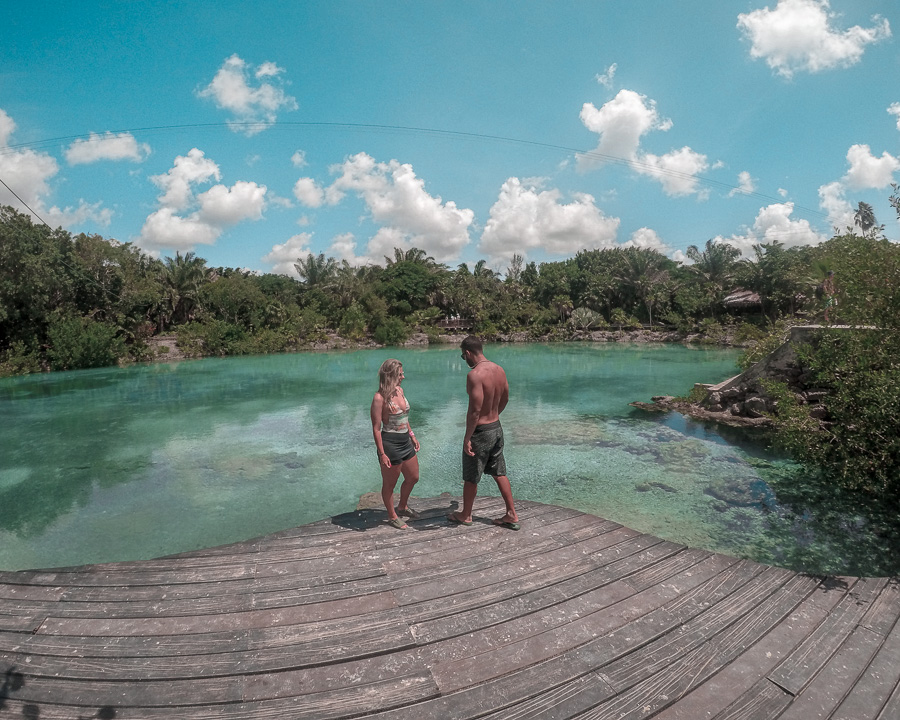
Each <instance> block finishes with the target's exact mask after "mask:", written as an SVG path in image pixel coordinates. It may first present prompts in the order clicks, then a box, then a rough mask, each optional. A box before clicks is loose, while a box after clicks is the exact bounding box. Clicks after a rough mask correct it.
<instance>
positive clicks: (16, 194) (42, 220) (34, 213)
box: [0, 178, 53, 230]
mask: <svg viewBox="0 0 900 720" xmlns="http://www.w3.org/2000/svg"><path fill="white" fill-rule="evenodd" d="M0 183H3V187H5V188H6V189H7V190H9V191H10V192H11V193H12V194H13V197H15V198H16V200H18V201H19V202H20V203H22V204H23V205H24V206H25V207H26V209H27V210H28V212H30V213H31V214H32V215H34V216H35V217H36V218H37V219H38V220H40V221H41V222H42V223H44V225H47V222H46V221H45V220H44V219H43V218H42V217H41V216H40V215H38V214H37V213H36V212H35V211H34V210H32V209H31V207H30V206H29V205H28V203H27V202H25V201H24V200H23V199H22V198H20V197H19V194H18V193H17V192H16V191H15V190H13V189H12V188H11V187H10V186H9V185H7V184H6V182H5V181H4V180H3V178H0ZM47 227H48V228H49V229H50V230H52V229H53V228H51V227H50V226H49V225H47Z"/></svg>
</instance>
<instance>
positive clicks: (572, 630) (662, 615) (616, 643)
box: [432, 570, 783, 693]
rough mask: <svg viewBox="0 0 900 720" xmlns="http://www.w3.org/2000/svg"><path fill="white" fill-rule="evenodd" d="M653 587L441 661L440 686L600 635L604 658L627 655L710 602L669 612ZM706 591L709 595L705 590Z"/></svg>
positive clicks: (507, 668) (446, 688) (449, 687)
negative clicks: (596, 609)
mask: <svg viewBox="0 0 900 720" xmlns="http://www.w3.org/2000/svg"><path fill="white" fill-rule="evenodd" d="M726 572H728V571H727V570H726ZM702 579H703V578H702V576H701V575H699V574H697V575H696V576H692V577H683V578H682V580H683V581H685V580H687V581H694V582H696V583H697V585H699V584H700V581H701V580H702ZM741 579H742V582H741V583H740V584H741V585H743V584H744V583H746V582H747V580H749V579H750V576H749V575H743V576H742V578H741ZM782 582H783V581H782ZM673 587H674V583H673ZM653 591H655V592H651V591H647V593H646V594H645V593H638V594H637V595H634V596H632V597H630V598H628V599H627V600H624V601H622V602H620V603H618V604H617V605H614V606H612V607H609V608H604V611H603V612H594V613H590V614H588V615H586V616H582V617H576V618H573V619H572V620H571V622H569V623H568V624H566V625H564V626H562V627H559V628H554V629H553V630H551V631H549V632H542V633H539V634H537V635H532V636H530V637H527V638H525V639H523V640H520V641H518V642H514V643H510V644H508V645H504V646H502V647H500V648H498V649H497V650H495V651H490V652H484V653H481V654H479V655H477V656H475V657H467V658H462V659H459V660H453V661H449V662H440V663H438V664H436V665H435V666H434V667H432V672H433V673H434V676H435V679H436V681H437V683H438V687H440V688H441V692H445V693H446V692H453V691H455V690H459V689H461V688H463V687H466V686H467V685H471V684H475V683H477V682H479V681H480V682H483V681H484V680H486V679H490V678H494V677H498V676H500V675H503V674H506V673H510V672H514V671H516V670H519V669H521V668H523V667H526V666H528V665H534V664H537V663H538V662H541V661H544V660H547V659H549V658H550V657H552V656H554V655H558V654H562V653H566V652H567V651H569V650H571V649H574V648H576V647H578V646H579V645H584V644H592V645H593V646H594V647H595V648H599V647H600V646H599V645H598V642H600V641H598V638H601V637H602V638H603V640H602V649H601V650H600V653H601V656H602V655H605V654H608V653H616V655H618V654H626V653H628V651H629V649H630V648H631V647H632V646H633V645H634V644H635V642H637V644H638V645H640V644H643V643H644V642H650V641H651V640H653V639H655V638H656V637H658V636H660V635H663V634H665V633H666V632H667V631H668V630H669V629H671V628H672V627H677V626H678V625H681V624H682V623H683V622H685V621H686V618H685V617H684V615H686V614H687V613H688V612H690V614H691V616H693V615H694V614H699V613H700V612H702V611H703V609H704V608H705V606H706V600H705V599H704V600H701V599H700V598H699V597H698V596H697V595H696V594H695V603H694V604H693V605H691V604H689V603H684V602H682V601H683V597H680V598H678V600H677V601H678V602H679V604H680V606H681V608H682V613H671V612H667V611H666V610H668V606H664V607H666V610H662V609H661V608H660V605H661V602H660V600H661V599H663V598H666V599H667V596H666V595H665V594H664V593H662V592H660V589H659V588H653ZM702 595H703V596H704V598H705V597H706V593H702ZM619 605H627V609H625V608H623V609H622V610H621V611H619V608H618V606H619ZM635 613H639V615H638V616H637V619H635V620H633V621H632V622H628V621H629V620H631V619H632V617H634V616H635V615H634V614H635ZM623 628H624V629H623ZM613 659H614V657H610V658H609V660H608V661H612V660H613ZM600 664H606V663H600Z"/></svg>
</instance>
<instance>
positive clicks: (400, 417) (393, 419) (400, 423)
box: [381, 394, 409, 433]
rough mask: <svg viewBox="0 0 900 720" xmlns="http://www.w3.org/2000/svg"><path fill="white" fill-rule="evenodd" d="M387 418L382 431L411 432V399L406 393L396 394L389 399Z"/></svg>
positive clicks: (382, 425) (382, 424)
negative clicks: (408, 398) (407, 397)
mask: <svg viewBox="0 0 900 720" xmlns="http://www.w3.org/2000/svg"><path fill="white" fill-rule="evenodd" d="M387 410H388V416H387V420H386V421H383V422H382V423H381V430H382V432H394V433H408V432H409V400H407V399H406V396H405V395H399V396H398V395H396V394H395V395H394V396H393V397H392V398H391V399H390V401H388V406H387Z"/></svg>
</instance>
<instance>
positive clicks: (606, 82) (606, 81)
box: [597, 63, 619, 88]
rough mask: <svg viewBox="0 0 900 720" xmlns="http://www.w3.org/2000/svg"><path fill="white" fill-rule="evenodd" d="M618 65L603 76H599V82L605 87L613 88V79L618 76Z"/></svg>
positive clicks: (610, 68) (613, 65)
mask: <svg viewBox="0 0 900 720" xmlns="http://www.w3.org/2000/svg"><path fill="white" fill-rule="evenodd" d="M618 67H619V66H618V65H617V64H616V63H613V64H612V65H610V66H609V67H608V68H606V72H605V73H603V74H602V75H597V82H598V83H600V84H601V85H602V86H603V87H606V88H611V87H612V84H613V78H615V76H616V70H617V69H618Z"/></svg>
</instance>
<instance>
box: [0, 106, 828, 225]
mask: <svg viewBox="0 0 900 720" xmlns="http://www.w3.org/2000/svg"><path fill="white" fill-rule="evenodd" d="M223 127H227V128H229V129H233V128H257V127H304V128H326V129H348V130H389V131H393V132H408V133H420V134H426V135H437V136H445V137H451V138H454V137H455V138H466V139H475V140H490V141H496V142H508V143H513V144H517V145H528V146H532V147H541V148H547V149H550V150H561V151H564V152H566V153H575V154H576V155H581V156H584V157H588V158H592V159H596V160H601V161H603V162H605V163H609V164H612V165H619V166H623V167H631V168H635V169H640V170H643V171H644V172H645V173H646V174H649V175H667V176H669V177H673V178H679V179H682V180H696V181H697V182H700V183H703V184H705V185H708V186H711V187H718V188H721V189H724V190H728V191H733V190H737V191H738V192H739V193H740V194H741V195H746V196H748V197H756V198H759V199H761V200H767V201H771V202H782V200H781V199H779V198H776V197H774V196H771V195H766V194H764V193H760V192H756V191H747V190H744V189H742V188H741V187H740V186H738V185H732V184H730V183H726V182H722V181H720V180H714V179H712V178H708V177H706V176H704V175H697V174H692V173H686V172H681V171H679V170H672V169H670V168H660V167H657V166H656V165H651V164H650V163H645V162H641V161H640V160H636V159H633V158H625V157H620V156H617V155H609V154H606V153H601V152H598V151H597V150H583V149H580V148H573V147H569V146H567V145H559V144H556V143H548V142H543V141H540V140H526V139H523V138H514V137H507V136H504V135H493V134H489V133H477V132H466V131H462V130H442V129H439V128H425V127H417V126H413V125H379V124H373V123H339V122H302V121H283V120H280V121H275V122H271V123H259V122H215V123H184V124H177V125H151V126H147V127H138V128H129V129H124V130H108V131H107V133H109V134H120V133H131V134H133V133H142V132H155V131H160V130H165V131H169V130H190V129H204V128H223ZM96 135H97V134H96V133H87V134H80V135H63V136H60V137H55V138H47V139H43V140H37V141H34V142H28V143H17V144H14V145H7V146H6V147H5V148H0V155H4V154H11V153H14V152H16V151H18V150H21V149H25V148H28V149H32V148H38V147H48V146H52V145H55V144H58V143H61V142H73V141H75V140H83V139H85V138H88V139H89V138H91V137H92V136H96ZM101 137H102V136H101ZM794 207H795V208H796V209H797V210H802V211H804V212H806V213H810V214H813V215H818V216H820V217H828V214H827V213H824V212H822V211H821V210H815V209H813V208H808V207H805V206H803V205H796V204H795V205H794Z"/></svg>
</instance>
